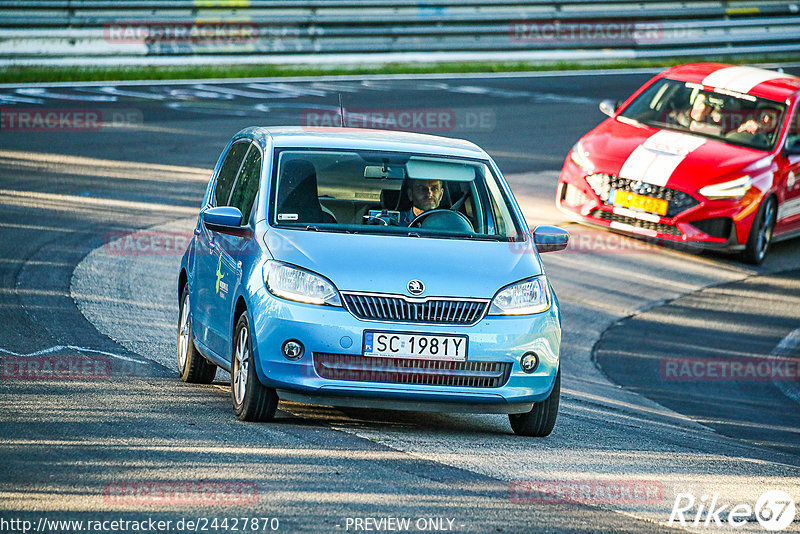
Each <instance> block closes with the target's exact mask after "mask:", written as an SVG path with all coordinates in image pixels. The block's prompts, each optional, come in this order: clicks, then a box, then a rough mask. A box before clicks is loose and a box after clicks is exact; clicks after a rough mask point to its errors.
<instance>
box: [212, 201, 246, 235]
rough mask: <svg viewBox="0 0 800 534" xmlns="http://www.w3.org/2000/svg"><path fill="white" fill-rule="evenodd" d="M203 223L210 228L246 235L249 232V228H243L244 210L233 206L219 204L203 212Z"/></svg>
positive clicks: (224, 232) (225, 232) (216, 230)
mask: <svg viewBox="0 0 800 534" xmlns="http://www.w3.org/2000/svg"><path fill="white" fill-rule="evenodd" d="M202 217H203V224H205V225H206V227H207V228H208V229H209V230H213V231H215V232H221V233H223V234H231V235H238V236H244V235H245V234H248V233H249V229H248V228H242V227H241V225H242V212H241V211H239V208H234V207H233V206H217V207H216V208H208V209H207V210H204V211H203V212H202Z"/></svg>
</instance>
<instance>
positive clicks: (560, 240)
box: [533, 225, 569, 252]
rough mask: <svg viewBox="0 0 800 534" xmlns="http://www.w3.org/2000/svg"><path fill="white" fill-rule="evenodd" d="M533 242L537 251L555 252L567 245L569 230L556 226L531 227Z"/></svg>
mask: <svg viewBox="0 0 800 534" xmlns="http://www.w3.org/2000/svg"><path fill="white" fill-rule="evenodd" d="M533 242H534V243H535V244H536V250H538V251H539V252H556V251H559V250H564V249H565V248H567V245H569V232H567V231H566V230H564V229H562V228H559V227H558V226H545V225H543V226H537V227H536V228H534V229H533Z"/></svg>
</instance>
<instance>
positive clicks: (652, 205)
mask: <svg viewBox="0 0 800 534" xmlns="http://www.w3.org/2000/svg"><path fill="white" fill-rule="evenodd" d="M611 203H612V204H614V205H615V206H620V207H623V208H632V209H638V210H643V211H647V212H649V213H657V214H658V215H666V214H667V208H669V202H667V201H666V200H662V199H660V198H652V197H646V196H644V195H637V194H636V193H628V192H627V191H620V190H616V191H614V198H613V199H612V200H611Z"/></svg>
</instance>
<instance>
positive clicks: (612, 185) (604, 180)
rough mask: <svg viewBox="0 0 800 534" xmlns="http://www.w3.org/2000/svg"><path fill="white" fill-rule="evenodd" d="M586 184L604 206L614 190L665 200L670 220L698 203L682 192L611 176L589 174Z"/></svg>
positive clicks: (667, 215)
mask: <svg viewBox="0 0 800 534" xmlns="http://www.w3.org/2000/svg"><path fill="white" fill-rule="evenodd" d="M586 182H587V183H588V184H589V185H590V186H591V188H592V190H593V191H594V192H595V194H596V195H597V196H598V197H600V200H602V201H603V203H605V204H608V197H609V195H610V194H611V191H612V190H614V189H617V190H620V191H625V192H627V193H636V194H638V195H644V196H647V197H651V198H658V199H661V200H666V201H667V202H668V208H667V214H666V217H667V218H672V217H674V216H676V215H677V214H679V213H681V212H683V211H686V210H688V209H689V208H692V207H694V206H697V205H698V204H699V203H700V202H698V201H697V199H696V198H694V197H693V196H691V195H689V194H687V193H684V192H683V191H678V190H677V189H670V188H669V187H663V186H660V185H653V184H648V183H646V182H641V181H638V180H629V179H628V178H620V177H619V176H615V175H613V174H590V175H589V176H587V177H586Z"/></svg>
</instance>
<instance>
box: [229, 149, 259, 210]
mask: <svg viewBox="0 0 800 534" xmlns="http://www.w3.org/2000/svg"><path fill="white" fill-rule="evenodd" d="M260 178H261V152H259V150H258V148H256V147H255V145H252V146H251V147H250V151H249V152H248V153H247V157H246V158H245V160H244V165H242V171H241V172H240V173H239V177H238V178H237V179H236V185H235V186H234V188H233V194H232V195H231V201H230V205H231V206H233V207H235V208H239V211H241V212H242V225H245V224H247V223H248V221H250V212H251V211H252V209H253V202H254V201H255V198H256V193H257V192H258V184H259V181H260Z"/></svg>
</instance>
